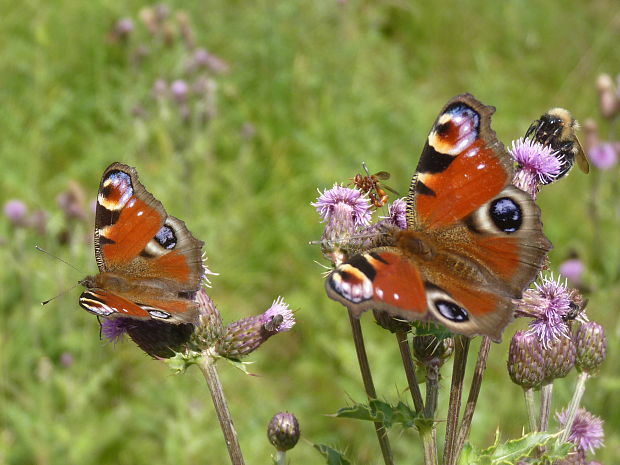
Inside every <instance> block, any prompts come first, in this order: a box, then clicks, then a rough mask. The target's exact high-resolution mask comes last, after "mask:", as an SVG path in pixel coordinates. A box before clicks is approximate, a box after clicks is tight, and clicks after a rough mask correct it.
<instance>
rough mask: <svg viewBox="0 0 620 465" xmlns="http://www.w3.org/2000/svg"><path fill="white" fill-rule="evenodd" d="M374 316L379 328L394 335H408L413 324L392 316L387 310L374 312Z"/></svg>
mask: <svg viewBox="0 0 620 465" xmlns="http://www.w3.org/2000/svg"><path fill="white" fill-rule="evenodd" d="M372 314H373V315H374V317H375V321H376V322H377V324H378V325H379V326H381V327H382V328H383V329H387V330H388V331H390V332H392V333H397V332H403V333H406V332H407V331H409V330H410V329H411V323H409V322H408V321H406V320H404V319H403V318H401V317H398V316H392V315H390V314H389V313H388V312H386V311H385V310H373V311H372Z"/></svg>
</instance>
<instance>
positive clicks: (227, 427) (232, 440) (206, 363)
mask: <svg viewBox="0 0 620 465" xmlns="http://www.w3.org/2000/svg"><path fill="white" fill-rule="evenodd" d="M215 360H216V359H215V358H214V357H212V356H211V355H210V354H208V353H207V354H205V356H204V357H203V361H202V362H201V363H200V364H199V367H200V370H201V371H202V374H203V375H204V377H205V380H206V381H207V385H208V386H209V391H211V398H212V399H213V405H214V406H215V411H216V412H217V418H218V419H219V420H220V427H221V428H222V433H224V440H225V441H226V447H227V448H228V455H230V462H231V463H232V464H233V465H245V462H244V460H243V455H242V454H241V447H240V446H239V440H238V438H237V431H236V430H235V425H234V424H233V421H232V417H231V415H230V411H229V410H228V404H227V403H226V398H225V397H224V390H223V389H222V383H221V382H220V377H219V376H218V374H217V369H216V368H215Z"/></svg>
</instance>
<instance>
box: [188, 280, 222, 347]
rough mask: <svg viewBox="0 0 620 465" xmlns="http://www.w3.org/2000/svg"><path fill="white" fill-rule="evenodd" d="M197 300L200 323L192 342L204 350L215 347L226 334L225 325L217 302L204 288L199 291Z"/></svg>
mask: <svg viewBox="0 0 620 465" xmlns="http://www.w3.org/2000/svg"><path fill="white" fill-rule="evenodd" d="M196 302H197V303H198V311H199V316H198V324H197V325H196V329H195V331H194V334H193V335H192V342H193V343H194V344H195V345H196V346H197V347H199V348H200V349H202V350H204V349H206V348H208V347H213V346H214V345H215V344H216V342H217V341H218V340H219V339H220V338H221V337H222V336H223V335H224V325H223V324H222V316H221V315H220V312H219V310H218V309H217V307H216V306H215V303H213V301H212V300H211V298H210V297H209V296H208V295H207V293H206V292H205V291H204V290H203V289H200V290H199V291H198V294H197V295H196Z"/></svg>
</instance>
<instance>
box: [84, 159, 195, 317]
mask: <svg viewBox="0 0 620 465" xmlns="http://www.w3.org/2000/svg"><path fill="white" fill-rule="evenodd" d="M202 246H203V242H202V241H200V240H198V239H196V238H195V237H194V236H193V235H192V233H191V232H189V230H188V229H187V226H185V223H184V222H183V221H181V220H179V219H178V218H175V217H174V216H169V215H168V214H167V213H166V210H165V209H164V207H163V205H162V204H161V202H159V201H158V200H157V199H156V198H155V197H153V195H151V194H150V193H149V192H148V191H147V190H146V189H145V188H144V186H143V185H142V183H140V181H139V180H138V173H137V171H136V169H135V168H133V167H131V166H127V165H124V164H121V163H112V164H111V165H110V166H109V167H108V168H107V169H106V170H105V171H104V173H103V177H102V179H101V184H100V185H99V194H98V196H97V208H96V212H95V258H96V260H97V266H98V267H99V274H97V275H95V276H87V277H86V278H84V279H82V280H81V281H80V284H82V285H83V286H85V287H86V291H84V292H83V293H82V295H81V296H80V300H79V303H80V306H81V307H83V308H84V309H86V310H88V311H89V312H91V313H94V314H95V315H98V316H102V317H106V318H115V317H126V318H133V319H137V320H143V321H150V320H156V321H162V322H166V323H172V324H181V323H193V322H195V320H196V318H197V315H198V307H197V304H196V302H195V301H194V298H195V296H196V293H197V292H198V290H199V289H200V287H201V284H202V281H203V279H204V277H205V268H204V266H203V260H202Z"/></svg>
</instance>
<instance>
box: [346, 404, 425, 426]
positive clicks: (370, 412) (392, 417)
mask: <svg viewBox="0 0 620 465" xmlns="http://www.w3.org/2000/svg"><path fill="white" fill-rule="evenodd" d="M335 416H336V417H339V418H353V419H356V420H365V421H373V422H379V423H383V425H384V426H385V427H386V428H390V427H391V426H392V425H394V424H396V423H399V424H401V425H402V426H404V427H405V428H411V427H412V426H414V425H416V426H417V425H418V424H423V423H424V420H426V419H423V418H422V417H421V416H420V415H418V414H416V413H415V412H414V411H413V410H411V408H409V407H408V406H407V405H406V404H404V403H403V402H399V403H398V404H397V405H396V406H392V405H390V404H388V403H387V402H383V401H380V400H377V399H373V400H371V401H370V402H369V403H368V405H366V404H355V405H353V406H352V407H344V408H341V409H340V410H338V412H336V414H335ZM420 422H422V423H420Z"/></svg>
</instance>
